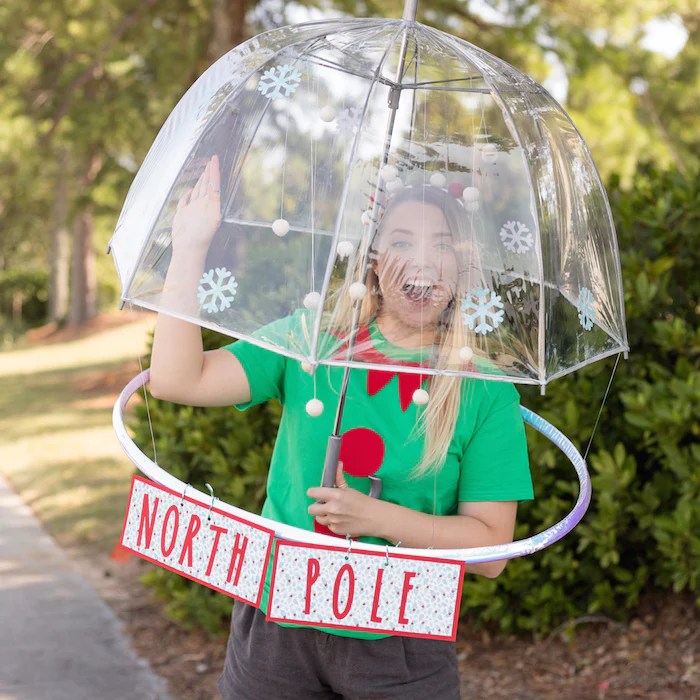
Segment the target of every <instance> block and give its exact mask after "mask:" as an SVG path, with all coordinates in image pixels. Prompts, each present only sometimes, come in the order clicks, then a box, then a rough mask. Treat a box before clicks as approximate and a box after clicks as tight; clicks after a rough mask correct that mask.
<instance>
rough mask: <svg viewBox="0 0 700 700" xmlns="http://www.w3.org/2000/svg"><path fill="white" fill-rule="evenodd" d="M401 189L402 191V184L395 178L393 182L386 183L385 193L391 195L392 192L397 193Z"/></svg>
mask: <svg viewBox="0 0 700 700" xmlns="http://www.w3.org/2000/svg"><path fill="white" fill-rule="evenodd" d="M401 189H403V182H401V178H400V177H397V178H396V179H395V180H390V181H389V182H387V183H386V191H387V192H388V193H389V194H392V193H393V192H398V191H399V190H401Z"/></svg>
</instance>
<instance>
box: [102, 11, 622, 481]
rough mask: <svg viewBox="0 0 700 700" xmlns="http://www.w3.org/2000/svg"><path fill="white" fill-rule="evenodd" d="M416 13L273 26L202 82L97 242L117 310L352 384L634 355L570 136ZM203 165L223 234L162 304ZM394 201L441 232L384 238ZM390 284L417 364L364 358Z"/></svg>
mask: <svg viewBox="0 0 700 700" xmlns="http://www.w3.org/2000/svg"><path fill="white" fill-rule="evenodd" d="M415 5H416V3H415V2H409V3H407V5H406V9H405V12H404V17H403V18H402V19H347V18H345V19H335V20H329V21H319V22H310V23H305V24H302V25H296V26H289V27H284V28H281V29H277V30H273V31H270V32H267V33H265V34H262V35H260V36H257V37H255V38H253V39H251V40H250V41H248V42H246V43H245V44H243V45H241V46H240V47H238V48H236V49H234V50H232V51H231V52H230V53H228V54H227V55H225V56H224V57H223V58H221V59H220V60H219V61H217V62H216V63H215V64H214V65H213V66H211V68H209V69H208V70H207V71H206V72H205V73H204V74H203V75H202V76H201V78H200V79H199V80H198V81H197V82H196V83H195V84H194V85H193V86H192V88H191V89H190V90H189V91H188V92H187V94H186V95H185V96H184V97H183V99H182V100H181V102H180V103H179V104H178V105H177V107H176V108H175V110H174V111H173V112H172V114H171V116H170V117H169V119H168V120H167V122H166V123H165V125H164V126H163V128H162V130H161V132H160V133H159V135H158V137H157V139H156V141H155V142H154V144H153V146H152V148H151V150H150V151H149V153H148V155H147V157H146V159H145V162H144V163H143V165H142V167H141V169H140V171H139V173H138V175H137V177H136V179H135V181H134V183H133V185H132V187H131V190H130V192H129V195H128V197H127V200H126V202H125V205H124V208H123V211H122V214H121V217H120V219H119V222H118V225H117V228H116V231H115V234H114V236H113V238H112V240H111V243H110V248H111V252H112V254H113V256H114V261H115V264H116V267H117V270H118V273H119V277H120V280H121V284H122V292H121V297H122V300H123V302H125V303H132V304H135V305H137V306H141V307H143V308H146V309H152V310H155V311H158V312H162V313H166V314H170V315H173V316H176V317H180V318H183V319H186V320H188V321H191V322H193V323H196V324H199V325H201V326H203V327H207V328H212V329H214V330H217V331H220V332H222V333H224V334H227V335H229V336H232V337H235V338H240V339H245V340H248V341H250V342H252V343H256V344H258V345H261V346H263V347H266V348H268V349H271V350H273V351H275V352H278V353H282V354H284V355H286V356H288V357H291V358H294V359H296V360H298V361H299V362H301V363H304V366H305V367H308V368H309V369H310V371H312V372H313V371H314V370H315V368H317V367H318V366H320V365H341V366H344V367H346V372H345V383H344V386H346V384H347V373H348V371H349V369H350V368H352V367H361V368H374V369H387V370H388V369H392V370H397V369H399V370H401V371H402V372H406V373H416V374H420V375H421V376H425V375H430V374H449V375H455V376H471V377H480V378H486V379H490V380H495V381H508V382H516V383H523V384H536V385H540V386H541V387H542V388H544V386H545V385H546V384H547V383H548V382H549V381H550V380H552V379H554V378H556V377H559V376H562V375H564V374H567V373H569V372H571V371H574V370H576V369H578V368H580V367H583V366H585V365H587V364H589V363H591V362H593V361H595V360H598V359H601V358H604V357H607V356H610V355H613V354H617V353H621V352H626V351H627V349H628V345H627V338H626V331H625V323H624V308H623V295H622V285H621V274H620V265H619V256H618V251H617V243H616V238H615V231H614V226H613V222H612V217H611V214H610V210H609V206H608V202H607V198H606V194H605V190H604V188H603V185H602V183H601V180H600V177H599V175H598V173H597V170H596V168H595V165H594V163H593V160H592V158H591V155H590V153H589V151H588V148H587V146H586V144H585V142H584V140H583V138H582V137H581V135H580V134H579V133H578V131H577V130H576V128H575V126H574V125H573V124H572V122H571V120H570V119H569V117H568V116H567V114H566V112H565V111H564V110H563V109H562V107H561V106H560V105H559V104H558V103H557V102H556V101H555V100H554V99H553V98H552V97H551V96H550V95H549V94H548V93H547V92H546V91H545V90H544V89H543V88H542V87H541V86H540V85H538V84H537V83H535V82H534V81H533V80H532V79H531V78H529V77H528V76H526V75H525V74H523V73H521V72H520V71H518V70H516V69H515V68H513V67H512V66H510V65H509V64H507V63H505V62H504V61H502V60H500V59H498V58H496V57H495V56H493V55H491V54H489V53H487V52H485V51H483V50H482V49H480V48H478V47H476V46H474V45H472V44H470V43H468V42H466V41H463V40H461V39H458V38H456V37H454V36H451V35H448V34H446V33H443V32H441V31H438V30H436V29H433V28H431V27H428V26H424V25H422V24H420V23H417V22H415ZM213 156H217V158H218V164H219V170H220V178H221V194H220V197H221V200H220V201H221V225H220V227H219V229H218V231H217V233H216V235H215V236H214V238H213V240H212V242H211V245H210V246H209V250H208V254H207V257H206V262H205V265H204V268H203V269H202V270H201V278H200V279H199V285H198V288H197V289H196V290H191V291H188V292H187V293H185V294H173V293H172V290H169V292H170V293H168V294H164V280H165V277H166V274H167V271H168V266H169V262H170V258H171V227H172V222H173V218H174V214H175V210H176V206H177V203H178V201H179V200H180V198H181V197H182V195H183V193H184V192H186V191H187V190H188V189H189V188H191V187H193V185H194V183H195V182H196V181H197V179H198V178H199V177H200V175H201V173H202V171H203V170H204V168H205V166H206V164H207V163H208V162H210V159H211V158H212V157H213ZM400 205H404V208H403V210H402V211H403V217H404V219H405V218H406V217H407V216H409V217H410V216H411V215H413V216H418V217H423V216H424V215H423V214H422V213H420V212H421V211H425V210H426V207H427V208H428V209H430V208H431V207H432V208H433V209H435V208H437V209H438V210H440V211H441V212H442V214H443V222H444V223H443V225H441V226H442V229H444V230H441V231H434V232H433V233H435V234H436V235H437V234H441V235H442V240H440V241H438V242H437V243H436V244H435V245H431V246H430V247H428V246H423V245H418V246H414V244H413V243H411V242H407V241H406V240H400V241H395V240H388V239H387V237H386V236H385V235H384V233H383V231H385V230H386V229H387V228H388V226H387V225H386V224H387V221H389V220H391V221H393V222H394V223H393V224H392V226H395V225H396V224H395V221H394V219H391V217H392V216H393V214H395V213H396V212H397V211H398V210H400V209H401V206H400ZM418 205H421V206H422V209H418V208H416V207H417V206H418ZM411 207H413V209H411ZM392 212H393V213H392ZM406 212H409V213H408V214H407V213H406ZM411 212H413V214H411ZM438 228H439V227H438ZM392 230H396V229H392ZM399 230H400V231H401V230H403V229H401V228H400V227H399ZM443 234H444V235H443ZM399 238H400V236H399ZM404 238H405V237H404ZM409 243H410V245H409ZM407 245H408V247H411V246H414V247H413V248H412V250H413V252H412V253H411V255H408V254H407V253H406V252H405V251H406V249H407ZM411 256H412V257H411ZM382 274H383V278H382ZM388 286H390V287H391V288H392V289H393V290H394V291H395V296H396V299H395V302H396V304H398V305H402V306H401V308H402V309H403V310H404V311H405V314H406V316H405V318H406V323H405V325H404V326H402V327H399V328H397V329H395V334H394V337H393V338H392V341H393V343H394V344H395V345H398V346H402V345H410V342H409V341H411V342H414V341H415V333H416V328H419V329H420V330H419V334H420V338H419V341H420V342H418V346H419V347H421V348H429V350H428V351H426V352H424V353H423V354H422V355H421V357H420V360H419V361H418V362H412V363H411V362H399V363H397V362H396V356H395V354H392V353H382V352H377V351H376V350H377V344H376V337H375V338H374V340H373V339H372V338H371V332H369V330H368V324H369V323H370V320H371V318H372V317H373V315H374V314H375V313H376V310H377V308H378V304H381V303H389V294H388V292H387V287H388ZM289 319H293V323H291V322H289ZM412 319H413V320H415V321H416V322H415V323H413V321H412ZM416 319H418V320H416ZM292 329H293V330H292ZM403 332H405V338H402V337H401V334H402V333H403ZM402 340H405V341H406V342H405V343H403V342H402ZM380 349H381V348H380ZM309 398H311V397H309ZM417 398H420V397H417ZM343 399H344V390H341V392H340V401H339V406H338V409H337V416H336V423H335V430H334V437H335V440H336V446H335V448H332V449H331V450H330V451H329V459H328V462H327V467H326V470H325V477H324V483H326V484H331V485H332V480H333V476H334V475H335V469H334V468H331V466H329V465H334V464H335V462H336V461H337V449H338V445H339V437H338V436H339V435H340V433H341V422H342V406H343ZM331 443H333V438H332V439H331Z"/></svg>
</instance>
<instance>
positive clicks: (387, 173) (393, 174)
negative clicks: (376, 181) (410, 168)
mask: <svg viewBox="0 0 700 700" xmlns="http://www.w3.org/2000/svg"><path fill="white" fill-rule="evenodd" d="M379 174H380V175H381V176H382V179H383V180H384V182H391V181H392V180H396V178H397V177H398V176H399V171H398V168H397V167H396V166H395V165H383V166H382V167H381V168H380V169H379Z"/></svg>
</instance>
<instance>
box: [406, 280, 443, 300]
mask: <svg viewBox="0 0 700 700" xmlns="http://www.w3.org/2000/svg"><path fill="white" fill-rule="evenodd" d="M401 291H402V293H403V295H404V296H405V297H406V298H407V299H408V300H409V301H412V302H414V303H423V302H426V301H429V300H430V299H432V297H433V295H434V294H435V291H436V285H435V283H434V282H431V281H429V280H422V279H414V280H411V281H410V282H407V283H406V284H404V285H403V287H402V288H401Z"/></svg>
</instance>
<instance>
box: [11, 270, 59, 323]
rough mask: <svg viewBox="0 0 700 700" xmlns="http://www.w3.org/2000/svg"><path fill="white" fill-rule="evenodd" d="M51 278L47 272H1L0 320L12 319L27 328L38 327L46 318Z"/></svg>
mask: <svg viewBox="0 0 700 700" xmlns="http://www.w3.org/2000/svg"><path fill="white" fill-rule="evenodd" d="M48 286H49V276H48V274H47V272H46V271H45V270H41V269H36V268H29V269H10V270H5V271H0V318H12V317H13V316H14V315H15V314H16V313H18V314H19V316H20V317H19V318H18V319H16V320H17V321H21V323H22V324H23V325H24V326H26V327H31V326H35V325H38V324H40V323H42V322H43V320H44V319H45V317H46V307H47V304H48V298H49V293H48Z"/></svg>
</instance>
